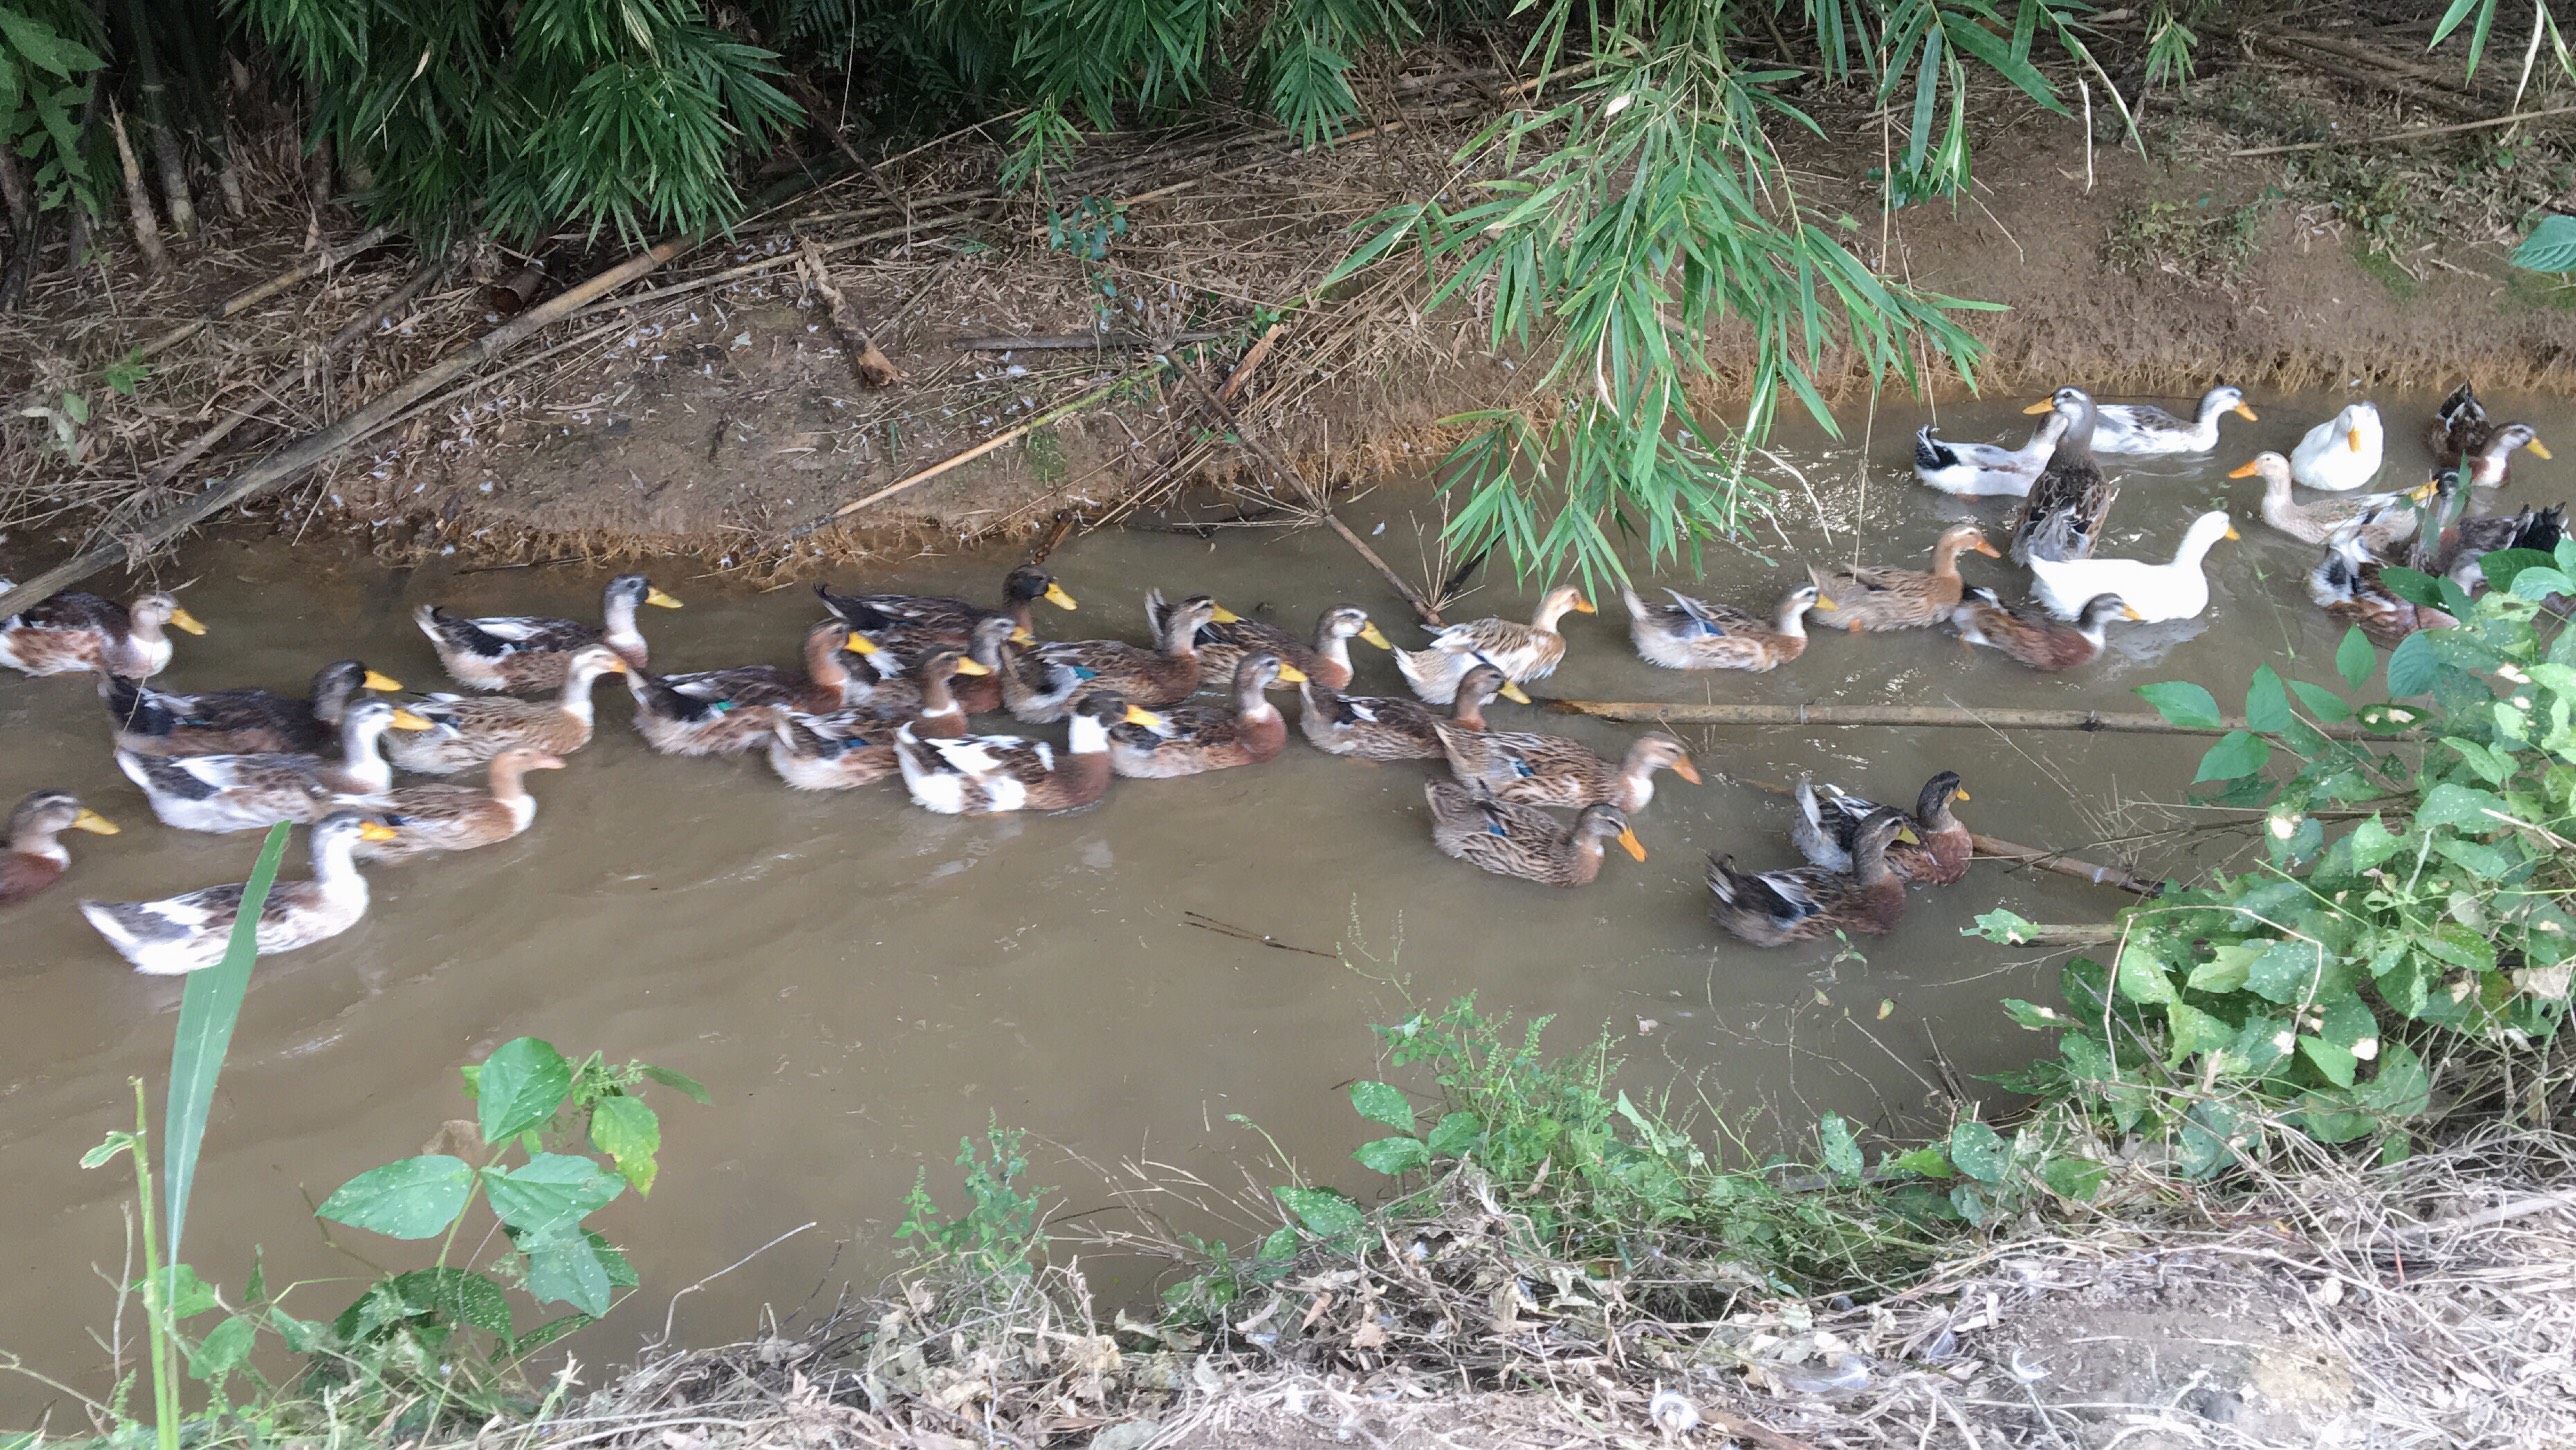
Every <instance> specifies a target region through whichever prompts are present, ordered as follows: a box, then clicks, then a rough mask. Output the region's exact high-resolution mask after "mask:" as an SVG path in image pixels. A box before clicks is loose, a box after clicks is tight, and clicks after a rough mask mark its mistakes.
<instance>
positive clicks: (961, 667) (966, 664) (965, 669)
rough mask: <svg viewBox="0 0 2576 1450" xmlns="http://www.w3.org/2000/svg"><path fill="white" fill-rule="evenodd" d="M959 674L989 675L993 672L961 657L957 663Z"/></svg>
mask: <svg viewBox="0 0 2576 1450" xmlns="http://www.w3.org/2000/svg"><path fill="white" fill-rule="evenodd" d="M957 673H959V674H961V675H989V674H991V673H992V671H991V670H988V669H986V668H984V667H983V666H982V665H979V664H977V663H975V662H974V661H973V660H970V659H966V658H964V657H963V656H960V657H959V659H958V661H957Z"/></svg>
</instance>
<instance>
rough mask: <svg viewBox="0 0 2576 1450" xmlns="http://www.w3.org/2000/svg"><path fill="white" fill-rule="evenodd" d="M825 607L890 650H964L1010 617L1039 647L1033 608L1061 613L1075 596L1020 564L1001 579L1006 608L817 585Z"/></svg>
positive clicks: (1017, 632) (1017, 631)
mask: <svg viewBox="0 0 2576 1450" xmlns="http://www.w3.org/2000/svg"><path fill="white" fill-rule="evenodd" d="M814 593H815V594H816V595H817V596H818V597H820V598H821V599H822V601H823V607H824V608H825V609H828V610H830V611H832V613H833V615H834V617H836V618H838V619H839V620H840V621H841V622H842V623H843V624H846V625H848V626H849V627H850V628H851V629H852V630H853V631H855V632H857V633H859V634H864V635H866V636H868V637H869V638H870V639H873V640H875V641H877V643H878V644H879V645H880V646H882V647H884V648H887V649H890V650H893V651H895V652H897V653H905V652H906V651H907V647H908V646H913V645H917V644H950V645H955V646H956V647H957V648H959V649H961V650H962V649H965V648H967V646H968V642H969V641H970V640H971V639H972V638H973V636H974V633H975V626H977V625H979V624H981V623H983V622H984V621H985V620H988V619H1007V620H1009V621H1010V622H1011V629H1010V631H1009V632H1010V633H1011V634H1012V635H1013V636H1014V637H1015V638H1016V639H1017V641H1018V642H1019V643H1021V644H1035V643H1037V631H1036V622H1035V620H1034V618H1033V612H1034V607H1035V605H1036V604H1037V602H1038V601H1039V600H1041V599H1043V600H1045V601H1046V602H1047V603H1049V604H1052V605H1054V606H1055V607H1056V608H1058V609H1063V610H1071V609H1073V608H1075V607H1076V606H1075V604H1074V600H1073V596H1072V595H1070V594H1068V593H1066V592H1065V589H1064V586H1063V585H1061V584H1059V583H1057V582H1056V578H1055V576H1054V575H1053V574H1050V573H1048V572H1047V571H1046V570H1044V569H1042V568H1039V567H1038V566H1037V565H1035V564H1022V565H1021V566H1019V567H1018V568H1016V569H1013V570H1012V571H1011V572H1010V573H1008V574H1006V575H1004V576H1003V578H1002V607H1001V608H1000V609H999V610H992V609H986V608H984V607H982V606H981V605H977V604H969V603H968V602H966V601H965V600H963V599H951V598H948V597H946V596H944V595H933V594H834V593H832V592H831V591H830V590H828V589H826V588H824V587H823V586H822V585H820V584H817V585H815V586H814Z"/></svg>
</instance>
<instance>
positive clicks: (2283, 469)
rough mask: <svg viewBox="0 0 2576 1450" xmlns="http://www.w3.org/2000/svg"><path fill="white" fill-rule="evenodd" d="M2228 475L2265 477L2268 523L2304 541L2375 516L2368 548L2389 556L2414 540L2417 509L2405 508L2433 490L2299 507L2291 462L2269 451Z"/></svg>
mask: <svg viewBox="0 0 2576 1450" xmlns="http://www.w3.org/2000/svg"><path fill="white" fill-rule="evenodd" d="M2227 476H2228V477H2229V478H2256V477H2259V478H2261V479H2262V480H2263V522H2265V523H2267V524H2269V525H2271V526H2272V528H2273V529H2274V530H2276V531H2278V532H2280V533H2284V534H2287V535H2289V536H2290V537H2291V538H2294V539H2297V540H2299V541H2301V542H2302V543H2309V544H2322V543H2324V542H2325V541H2326V539H2327V537H2328V536H2329V535H2331V534H2333V533H2334V532H2335V530H2337V529H2340V528H2342V527H2343V526H2344V525H2346V524H2349V523H2351V522H2352V521H2353V520H2355V519H2357V518H2360V517H2361V516H2362V515H2364V514H2370V515H2372V516H2373V518H2372V522H2371V524H2370V527H2369V529H2368V531H2367V533H2366V534H2365V535H2364V537H2363V545H2364V547H2366V548H2368V549H2369V550H2370V551H2371V552H2372V553H2375V554H2386V553H2387V552H2389V551H2390V550H2392V549H2394V548H2396V547H2397V546H2398V545H2400V544H2402V543H2405V542H2406V541H2407V540H2408V539H2411V538H2413V537H2414V536H2415V524H2416V518H2417V515H2416V511H2415V510H2414V509H2411V508H2408V507H2406V505H2407V504H2409V503H2419V504H2420V503H2422V502H2423V501H2424V500H2425V499H2426V498H2428V497H2430V496H2431V488H2432V485H2430V484H2426V485H2425V486H2424V487H2422V488H2419V489H2414V490H2412V491H2409V492H2404V493H2365V494H2355V495H2352V496H2350V497H2345V498H2321V499H2317V500H2315V501H2313V502H2310V503H2299V502H2296V501H2294V499H2293V498H2292V496H2291V493H2290V460H2288V459H2286V458H2284V457H2282V456H2281V455H2280V454H2278V453H2273V452H2270V451H2268V450H2267V451H2265V452H2262V453H2257V454H2255V455H2254V457H2253V458H2252V460H2250V461H2248V462H2246V463H2244V464H2242V465H2240V466H2238V467H2236V468H2233V469H2230V470H2229V471H2228V474H2227Z"/></svg>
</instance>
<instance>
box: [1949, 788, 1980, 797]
mask: <svg viewBox="0 0 2576 1450" xmlns="http://www.w3.org/2000/svg"><path fill="white" fill-rule="evenodd" d="M1950 799H1952V800H1954V801H1972V800H1975V799H1976V797H1975V796H1972V795H1970V794H1968V788H1967V787H1966V786H1964V785H1963V786H1961V787H1959V788H1958V789H1957V790H1954V791H1952V792H1950Z"/></svg>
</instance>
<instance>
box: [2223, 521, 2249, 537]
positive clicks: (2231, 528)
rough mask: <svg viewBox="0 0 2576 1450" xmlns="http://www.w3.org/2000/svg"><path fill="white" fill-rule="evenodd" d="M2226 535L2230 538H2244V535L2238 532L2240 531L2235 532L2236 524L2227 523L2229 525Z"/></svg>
mask: <svg viewBox="0 0 2576 1450" xmlns="http://www.w3.org/2000/svg"><path fill="white" fill-rule="evenodd" d="M2227 537H2229V538H2231V539H2241V538H2244V537H2245V536H2244V535H2243V534H2240V533H2238V532H2236V526H2235V525H2234V524H2229V525H2228V526H2227Z"/></svg>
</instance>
